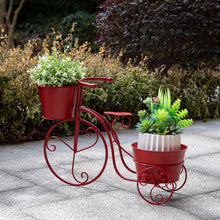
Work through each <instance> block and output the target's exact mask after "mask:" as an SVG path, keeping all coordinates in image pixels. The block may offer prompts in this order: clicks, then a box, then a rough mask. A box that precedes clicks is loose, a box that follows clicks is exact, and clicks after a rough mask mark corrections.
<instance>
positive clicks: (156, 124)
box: [136, 88, 193, 135]
mask: <svg viewBox="0 0 220 220" xmlns="http://www.w3.org/2000/svg"><path fill="white" fill-rule="evenodd" d="M155 102H156V103H157V105H156V107H155V105H154V103H155ZM144 103H146V104H147V107H148V108H149V106H150V114H149V115H148V114H147V113H146V110H141V111H140V112H139V116H140V123H137V125H136V127H137V130H138V131H139V132H142V133H146V132H148V133H154V134H163V135H165V134H180V133H182V132H183V130H182V128H183V127H186V126H188V125H190V124H192V123H193V120H192V119H184V120H182V119H183V118H185V117H186V116H187V114H188V110H187V109H184V110H181V111H180V110H179V108H180V100H179V99H177V100H176V101H175V102H174V103H173V105H172V106H171V95H170V90H169V89H167V90H166V91H165V92H163V90H162V89H161V88H159V91H158V97H157V98H153V99H152V98H147V99H146V100H145V101H144ZM152 106H153V107H152Z"/></svg>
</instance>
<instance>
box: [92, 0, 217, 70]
mask: <svg viewBox="0 0 220 220" xmlns="http://www.w3.org/2000/svg"><path fill="white" fill-rule="evenodd" d="M99 9H100V11H99V13H98V15H97V17H96V28H97V44H98V45H102V44H103V43H105V46H106V47H107V48H108V49H110V51H111V52H112V53H113V54H115V53H117V54H119V52H120V50H121V49H123V50H125V54H124V60H127V59H128V58H129V57H131V58H137V59H138V60H141V58H142V55H143V56H148V57H149V58H150V60H151V62H150V63H149V66H150V67H152V68H155V67H158V66H160V65H162V64H165V65H166V69H164V70H167V69H168V68H169V67H170V66H172V64H176V63H178V64H180V65H181V66H182V67H184V68H185V67H186V66H193V67H197V66H200V64H201V63H206V64H208V65H214V66H216V64H219V57H220V56H219V53H220V45H219V43H218V41H219V34H220V29H219V26H218V24H219V16H218V10H219V4H218V1H216V0H198V1H190V0H186V1H182V0H175V1H173V0H166V1H149V0H144V1H140V0H133V1H124V0H117V1H116V0H106V1H105V2H104V3H102V4H101V5H100V6H99Z"/></svg>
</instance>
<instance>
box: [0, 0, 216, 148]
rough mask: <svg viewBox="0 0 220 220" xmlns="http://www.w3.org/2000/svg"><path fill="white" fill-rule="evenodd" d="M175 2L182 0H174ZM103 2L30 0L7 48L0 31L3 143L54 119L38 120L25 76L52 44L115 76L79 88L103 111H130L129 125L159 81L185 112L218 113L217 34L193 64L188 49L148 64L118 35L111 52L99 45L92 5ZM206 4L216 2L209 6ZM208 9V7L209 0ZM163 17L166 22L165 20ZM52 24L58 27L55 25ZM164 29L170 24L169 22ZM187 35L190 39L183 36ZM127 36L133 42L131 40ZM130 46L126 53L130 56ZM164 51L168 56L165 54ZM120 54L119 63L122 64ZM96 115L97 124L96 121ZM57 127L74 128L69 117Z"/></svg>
mask: <svg viewBox="0 0 220 220" xmlns="http://www.w3.org/2000/svg"><path fill="white" fill-rule="evenodd" d="M15 2H18V1H15ZM73 2H74V4H73ZM117 2H120V1H117ZM132 2H134V3H135V4H136V3H137V2H141V1H138V0H133V1H132ZM142 2H145V1H142ZM152 2H154V1H152ZM157 2H158V1H157ZM166 2H170V1H166ZM172 2H173V1H172ZM175 2H177V3H178V4H181V2H179V1H175ZM184 2H191V1H184ZM196 2H197V3H198V2H200V3H201V4H203V3H204V2H207V1H205V0H199V1H196ZM100 3H101V1H98V0H96V1H95V0H93V1H85V0H81V1H78V0H77V1H70V0H65V1H63V0H62V1H61V0H53V1H52V0H48V1H43V0H27V2H26V4H25V6H24V8H23V10H22V13H21V14H20V16H19V20H18V26H17V30H16V33H15V36H14V37H15V42H16V44H15V47H14V48H12V49H10V50H6V45H7V42H6V41H7V40H6V38H4V36H5V33H4V31H3V30H0V37H1V39H0V115H1V117H0V144H3V143H15V142H21V141H27V140H37V139H40V138H44V137H45V133H46V132H47V131H48V129H49V127H50V126H51V125H52V124H54V121H49V120H44V119H42V113H41V107H40V102H39V96H38V92H37V87H36V85H35V84H34V83H33V82H32V81H31V80H30V76H29V74H28V72H27V70H28V69H30V68H32V67H34V66H35V65H36V63H37V61H38V55H42V54H44V53H45V52H49V51H50V49H51V46H56V47H57V48H58V50H60V51H63V50H64V49H65V48H67V46H69V51H68V53H67V54H66V56H70V57H72V58H73V59H75V60H80V61H82V62H83V64H84V66H85V67H86V69H87V76H111V77H113V82H111V83H109V82H108V83H106V82H99V83H98V87H97V89H89V88H87V89H85V91H84V94H85V95H84V99H83V103H84V104H85V105H86V106H89V107H91V108H93V109H95V110H96V111H98V112H100V113H103V112H104V111H106V110H111V111H129V112H132V113H133V116H132V122H133V124H132V125H133V126H134V125H135V124H136V123H137V121H138V116H137V112H138V111H139V110H140V109H142V108H143V106H142V100H143V99H145V98H146V97H148V96H156V95H157V91H158V88H159V86H162V87H168V88H170V91H171V95H172V97H173V99H174V100H175V99H177V98H180V99H181V100H182V104H181V107H182V108H187V109H188V110H189V117H190V118H193V119H194V120H197V119H202V120H208V119H210V118H216V117H219V116H220V96H219V90H220V87H219V85H220V70H219V60H218V59H213V57H215V56H216V53H212V52H213V49H214V50H215V49H217V46H218V44H217V41H216V39H217V38H214V41H211V42H210V44H209V46H210V48H211V50H210V51H209V50H208V49H207V48H206V47H204V49H207V50H206V51H207V52H205V53H204V56H205V60H202V62H197V61H198V60H196V61H195V64H196V65H193V66H191V65H189V64H188V61H193V59H194V56H191V55H190V54H188V55H187V56H183V57H181V59H180V60H181V62H180V63H177V62H174V63H172V65H168V66H169V68H167V65H166V63H160V62H159V63H158V64H157V65H150V66H149V64H154V63H152V62H151V63H149V62H150V61H151V58H152V56H148V57H145V58H144V57H142V56H140V57H139V59H136V62H133V61H134V59H135V58H137V55H136V53H137V52H139V49H138V48H136V47H131V48H132V49H133V52H134V53H130V52H129V50H127V51H124V52H123V53H121V50H124V49H126V48H127V47H126V45H124V44H123V42H122V43H120V44H118V45H117V46H118V47H117V50H118V52H117V53H116V54H115V53H113V54H111V53H109V52H110V49H111V48H110V47H109V45H106V47H102V46H101V47H100V48H97V47H95V43H94V39H95V38H96V34H94V31H95V27H94V26H93V25H92V22H93V19H94V17H95V13H96V12H97V9H96V7H97V6H98V5H99V4H100ZM214 3H215V2H214V1H210V4H214ZM112 4H115V1H112V0H107V1H106V3H104V5H103V4H102V7H104V6H105V5H109V7H110V8H112V7H113V6H112ZM135 4H134V5H135ZM15 6H16V4H15ZM116 6H117V5H116ZM116 6H115V14H114V16H113V17H112V20H113V21H115V22H116V21H118V19H120V18H122V17H123V16H126V15H127V14H128V13H127V10H128V9H126V13H125V14H123V16H119V17H118V16H116V15H117V13H118V12H117V10H116V9H117V7H118V6H117V7H116ZM158 7H159V6H158ZM161 7H162V6H161ZM210 9H213V8H212V7H211V6H210ZM106 10H107V9H106ZM108 10H109V9H108ZM164 10H166V7H165V8H164ZM206 10H208V12H209V8H208V7H206ZM128 11H129V10H128ZM208 12H206V13H205V14H206V16H209V15H210V21H212V22H214V21H215V22H217V20H215V19H214V18H213V14H212V13H211V12H213V13H215V11H211V12H210V13H208ZM100 13H101V12H100ZM137 14H138V13H137ZM168 14H169V13H168ZM121 15H122V14H121ZM99 16H100V14H99ZM158 16H161V14H160V11H158ZM104 18H105V17H103V23H101V20H100V17H99V24H96V25H99V26H102V27H105V26H106V30H108V28H107V27H108V26H107V23H106V20H105V19H104ZM201 18H203V17H201ZM217 18H218V17H217ZM217 18H216V19H217ZM129 19H130V18H129ZM155 19H156V18H155V17H154V16H151V17H148V21H149V22H150V20H152V23H153V24H156V23H155V22H156V21H155ZM96 20H97V19H96ZM180 21H181V20H180ZM183 21H184V20H183ZM72 22H77V24H76V25H75V31H74V32H73V30H71V31H69V29H70V28H71V23H72ZM203 22H205V21H204V20H202V21H201V23H203ZM215 22H214V23H212V24H213V25H214V26H213V29H212V27H209V28H210V29H209V30H213V31H214V33H217V34H218V33H219V28H216V27H215V25H216V23H215ZM127 24H128V26H129V27H132V25H133V24H135V22H133V23H132V22H130V20H128V22H127ZM163 24H164V25H165V23H163ZM207 25H208V24H207ZM52 27H53V28H55V29H56V30H54V29H53V30H52V29H51V28H52ZM121 28H124V26H121ZM168 30H169V31H170V29H168ZM215 30H216V31H217V32H216V31H215ZM108 31H110V30H108ZM120 31H121V30H120ZM189 32H190V30H189ZM119 33H120V32H119ZM158 33H159V32H158ZM198 33H199V34H201V35H199V37H197V38H195V40H196V39H197V41H198V45H199V43H201V42H203V41H201V42H200V40H206V34H205V35H202V33H206V32H200V31H198ZM100 34H102V36H103V34H104V32H103V33H98V37H100ZM154 34H155V33H154ZM114 36H115V37H117V38H118V39H120V37H122V36H121V35H120V36H119V35H118V36H117V32H114ZM211 36H214V35H211ZM75 37H78V38H79V39H77V38H75ZM184 38H186V39H187V37H186V36H184ZM202 38H204V39H202ZM98 39H99V38H98ZM109 39H110V41H109V42H111V43H112V44H115V42H116V40H115V39H116V38H113V37H112V38H109ZM188 39H189V38H188ZM86 40H89V41H90V44H88V43H86V42H85V41H86ZM130 40H131V42H132V39H130ZM166 40H167V42H168V43H171V42H170V40H169V39H167V38H166ZM84 42H85V43H84ZM126 42H127V43H129V42H128V41H125V44H126ZM153 42H154V41H153ZM183 42H186V41H183ZM164 43H165V41H163V39H160V41H159V42H157V44H156V45H157V47H155V50H157V49H158V45H160V44H161V45H163V44H164ZM180 43H181V42H180ZM212 43H213V44H212ZM146 45H147V44H146ZM179 45H180V44H178V45H177V47H175V45H174V47H173V48H174V49H175V48H177V49H178V50H179ZM203 45H205V44H203ZM143 46H145V44H143ZM146 48H147V47H146ZM171 48H172V47H171ZM200 49H203V48H202V47H201V48H200ZM146 50H147V49H146ZM185 51H187V50H185ZM128 52H129V53H130V55H129V56H128V54H129V53H128ZM162 54H166V53H162ZM210 54H211V56H210ZM145 55H148V54H145ZM168 55H169V54H168ZM212 55H213V56H212ZM124 57H126V59H124ZM122 58H123V59H122ZM167 58H169V59H170V56H168V57H167ZM191 58H192V59H191ZM209 58H210V59H209ZM121 60H123V61H124V62H123V63H122V62H121ZM171 60H172V59H171ZM193 63H194V62H193ZM152 67H153V68H152ZM165 73H166V74H165ZM84 117H85V118H86V119H89V120H90V119H91V116H90V115H88V114H85V115H84ZM94 122H95V123H96V121H94ZM57 132H59V134H65V135H66V134H71V132H72V127H70V125H69V124H63V125H62V126H60V127H59V129H58V131H57Z"/></svg>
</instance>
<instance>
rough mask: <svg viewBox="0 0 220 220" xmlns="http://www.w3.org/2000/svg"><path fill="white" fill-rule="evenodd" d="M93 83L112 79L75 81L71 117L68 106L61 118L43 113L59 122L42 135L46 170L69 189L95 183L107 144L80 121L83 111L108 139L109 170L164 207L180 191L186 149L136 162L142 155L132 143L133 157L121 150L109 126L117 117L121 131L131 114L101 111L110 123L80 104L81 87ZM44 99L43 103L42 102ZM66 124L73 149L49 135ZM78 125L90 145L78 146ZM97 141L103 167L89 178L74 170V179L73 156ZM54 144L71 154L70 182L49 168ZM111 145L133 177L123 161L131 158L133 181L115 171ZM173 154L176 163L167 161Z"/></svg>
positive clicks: (106, 156)
mask: <svg viewBox="0 0 220 220" xmlns="http://www.w3.org/2000/svg"><path fill="white" fill-rule="evenodd" d="M93 80H101V81H112V78H111V77H87V78H84V79H81V80H79V81H78V83H79V84H78V86H75V87H74V88H75V90H74V91H75V94H77V96H76V95H75V96H74V95H73V96H71V97H72V101H71V103H75V105H76V109H75V111H74V110H73V112H74V113H75V114H74V116H73V115H72V110H70V107H69V105H68V106H65V108H67V109H68V112H69V115H68V116H67V115H64V116H62V117H60V115H59V113H60V109H58V112H57V111H53V116H49V117H46V113H45V112H44V113H45V114H44V117H45V118H48V119H55V118H54V114H57V115H58V116H59V117H58V116H57V117H56V119H59V118H60V119H62V120H61V121H59V122H57V123H55V124H54V125H53V126H52V127H51V128H50V129H49V131H48V132H47V134H46V137H45V140H44V156H45V160H46V163H47V165H48V167H49V169H50V170H51V172H52V173H53V174H54V175H55V176H56V177H57V178H58V179H60V180H61V181H63V182H64V183H66V184H69V185H73V186H81V185H87V184H90V183H92V182H94V181H95V180H97V179H98V178H99V177H100V176H101V175H102V173H103V172H104V170H105V167H106V164H107V160H108V147H107V143H106V140H105V138H104V136H103V134H102V132H101V131H100V130H99V129H98V128H97V127H96V126H95V125H94V124H92V123H91V122H89V121H86V120H84V119H82V118H81V113H82V112H86V113H87V114H90V115H91V116H92V117H95V118H96V120H98V121H99V123H100V124H101V125H102V127H103V129H104V130H105V131H106V134H107V137H108V140H109V144H110V149H111V155H112V163H113V167H114V169H115V172H116V173H117V175H118V176H120V177H121V178H122V179H124V180H127V181H132V182H136V183H137V189H138V192H139V194H140V195H141V197H142V198H143V199H144V200H145V201H147V202H148V203H151V204H156V205H160V204H164V203H165V202H167V201H168V200H169V199H170V198H171V197H172V194H173V192H174V191H177V190H179V189H180V188H182V187H183V185H184V184H185V182H186V179H187V172H186V168H185V167H184V165H183V157H184V153H185V150H186V148H187V147H186V146H184V145H182V148H183V149H182V150H181V151H180V152H179V153H175V152H174V153H172V156H171V155H170V156H167V154H164V155H163V157H161V158H160V159H155V155H154V154H156V153H155V152H153V153H152V154H151V155H150V156H147V159H148V160H147V161H146V160H145V159H146V158H142V157H141V159H140V158H139V157H138V156H137V155H139V154H143V152H141V151H139V150H140V149H138V150H137V145H136V143H134V144H133V149H134V155H132V154H131V153H129V152H128V151H127V150H125V149H124V148H123V147H122V145H121V143H120V141H119V138H118V136H117V134H116V131H115V130H114V129H113V123H114V121H115V120H116V119H117V118H118V117H122V118H125V119H126V121H127V124H125V122H124V121H123V120H122V121H121V126H122V127H124V128H128V127H129V126H130V123H131V121H130V117H129V116H131V113H129V112H111V111H107V112H104V113H105V114H108V115H112V116H114V118H113V119H112V120H111V122H109V121H108V120H107V119H106V118H105V117H103V116H102V115H101V114H99V113H97V112H95V111H94V110H92V109H89V108H87V107H85V106H83V105H82V97H83V87H84V86H87V87H91V88H96V84H94V83H87V82H85V81H93ZM61 93H62V92H61ZM49 94H50V93H48V95H49ZM70 94H72V93H70ZM67 96H70V95H69V94H68V95H67ZM41 99H42V98H41ZM43 99H45V98H43ZM46 100H47V98H46ZM46 100H45V101H44V102H46ZM46 105H48V104H46ZM52 107H53V108H52ZM49 109H56V106H54V105H53V104H51V106H50V107H49ZM51 111H52V110H51ZM70 112H71V115H70ZM47 116H48V115H47ZM52 117H53V118H52ZM67 121H72V122H73V123H74V129H75V132H74V141H73V146H71V145H69V144H68V143H66V142H65V141H64V140H63V139H62V138H60V137H57V136H52V132H53V130H54V129H56V127H57V126H59V125H60V124H62V123H64V122H67ZM82 123H83V124H86V125H87V126H88V127H87V129H86V130H85V135H86V136H87V137H90V136H95V140H94V142H93V143H92V144H91V145H89V146H78V144H79V142H78V136H79V133H80V129H79V128H80V124H82ZM99 140H101V141H102V143H103V146H104V151H105V157H104V160H103V164H102V165H101V167H100V170H98V173H97V174H96V175H90V174H89V173H88V172H87V171H81V172H79V170H77V173H80V177H77V175H76V170H75V163H76V160H77V159H76V154H78V153H80V152H82V151H85V150H88V149H91V148H93V147H94V146H95V145H96V144H97V143H98V141H99ZM53 142H55V143H53ZM57 142H61V143H62V144H64V145H65V146H66V147H67V148H68V149H69V150H70V152H72V168H71V173H72V181H70V180H69V179H66V177H62V176H60V174H58V172H57V171H56V167H52V165H51V162H50V159H49V156H48V154H53V153H54V152H56V150H57ZM114 144H116V146H117V147H118V150H119V155H120V159H121V163H122V164H123V165H124V167H125V168H126V169H127V170H128V171H129V172H132V173H134V174H136V171H134V170H132V169H131V168H130V167H129V166H128V165H127V163H126V162H125V160H124V154H126V155H127V156H129V157H130V158H131V159H133V160H134V161H135V163H136V168H137V177H136V178H134V179H130V178H127V177H125V176H124V175H122V173H121V172H120V171H119V169H118V167H117V163H116V157H115V146H114ZM163 153H168V152H163ZM176 154H178V155H179V154H180V155H181V158H182V159H181V158H180V159H177V160H176V159H175V160H174V161H172V162H171V157H174V158H176V156H177V155H176ZM142 159H143V160H142ZM152 161H154V162H155V161H156V164H153V163H152ZM164 161H166V162H167V164H166V165H163V166H160V164H161V163H162V162H163V163H164ZM173 166H178V169H180V170H179V171H176V173H175V172H174V173H173V171H170V169H171V170H172V169H173V168H172V167H173ZM167 167H168V168H167ZM183 171H184V174H185V179H184V181H183V183H182V185H180V186H179V187H178V186H177V184H176V181H177V180H178V179H179V177H178V175H180V173H182V172H183ZM178 172H179V173H178ZM177 173H178V174H177ZM155 174H156V175H155ZM149 185H150V187H151V189H150V191H149V194H148V196H145V194H144V193H143V192H142V191H141V188H142V187H146V186H149ZM158 189H159V190H162V192H163V193H164V192H165V193H168V195H169V196H168V197H165V196H163V194H162V193H157V192H156V194H155V196H154V195H153V194H154V192H155V191H156V190H158Z"/></svg>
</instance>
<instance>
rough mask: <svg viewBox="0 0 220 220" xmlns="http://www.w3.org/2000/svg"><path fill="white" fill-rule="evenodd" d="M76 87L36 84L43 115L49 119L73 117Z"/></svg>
mask: <svg viewBox="0 0 220 220" xmlns="http://www.w3.org/2000/svg"><path fill="white" fill-rule="evenodd" d="M78 88H79V87H78V85H71V86H62V87H53V86H38V92H39V96H40V102H41V107H42V112H43V117H44V118H46V119H51V120H63V119H69V118H73V117H74V113H75V108H76V100H77V94H78Z"/></svg>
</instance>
